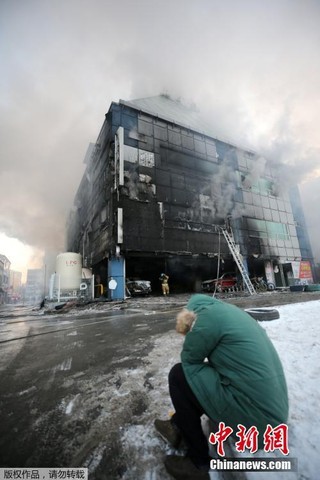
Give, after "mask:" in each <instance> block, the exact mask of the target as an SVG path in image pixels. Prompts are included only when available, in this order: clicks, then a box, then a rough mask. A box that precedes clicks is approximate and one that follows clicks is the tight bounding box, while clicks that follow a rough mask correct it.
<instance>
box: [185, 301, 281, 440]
mask: <svg viewBox="0 0 320 480" xmlns="http://www.w3.org/2000/svg"><path fill="white" fill-rule="evenodd" d="M187 309H188V310H191V311H193V312H195V313H196V315H197V318H196V321H195V322H194V325H193V328H192V329H191V331H190V332H188V333H187V335H186V338H185V341H184V345H183V349H182V352H181V362H182V368H183V371H184V374H185V376H186V379H187V382H188V384H189V385H190V387H191V389H192V391H193V393H194V394H195V396H196V397H197V399H198V401H199V402H200V404H201V405H202V407H203V409H204V411H205V412H206V414H207V415H208V417H210V418H211V419H212V420H214V421H216V422H224V423H225V424H226V426H230V427H232V428H233V432H234V434H235V432H236V431H237V430H238V427H237V426H238V424H242V425H244V426H245V427H246V428H250V427H251V426H256V427H257V429H258V432H259V437H258V440H259V448H261V447H262V445H263V434H264V432H265V430H266V427H267V424H270V425H271V426H272V427H273V428H274V427H276V426H277V425H279V424H281V423H286V422H287V419H288V393H287V386H286V380H285V376H284V372H283V369H282V365H281V362H280V359H279V357H278V354H277V352H276V350H275V348H274V346H273V344H272V342H271V340H270V339H269V338H268V336H267V334H266V332H265V330H264V329H263V328H262V327H261V326H260V325H259V324H258V322H257V321H256V320H255V319H253V318H252V317H251V316H250V315H249V314H247V313H246V312H245V311H243V310H241V309H240V308H238V307H235V306H234V305H230V304H227V303H224V302H222V301H219V300H217V299H215V298H213V297H209V296H207V295H200V294H198V295H193V296H192V297H191V299H190V301H189V302H188V305H187Z"/></svg>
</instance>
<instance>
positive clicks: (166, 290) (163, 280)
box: [159, 273, 169, 295]
mask: <svg viewBox="0 0 320 480" xmlns="http://www.w3.org/2000/svg"><path fill="white" fill-rule="evenodd" d="M159 280H161V287H162V293H163V295H169V283H168V281H169V276H168V275H166V274H165V273H161V275H160V278H159Z"/></svg>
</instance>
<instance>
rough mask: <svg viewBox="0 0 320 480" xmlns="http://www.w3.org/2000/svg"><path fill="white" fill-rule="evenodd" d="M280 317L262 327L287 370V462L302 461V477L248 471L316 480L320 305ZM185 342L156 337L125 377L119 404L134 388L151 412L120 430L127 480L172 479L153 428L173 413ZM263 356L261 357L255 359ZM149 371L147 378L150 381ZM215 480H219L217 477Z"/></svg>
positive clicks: (258, 476)
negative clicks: (172, 378) (171, 376)
mask: <svg viewBox="0 0 320 480" xmlns="http://www.w3.org/2000/svg"><path fill="white" fill-rule="evenodd" d="M278 310H279V312H280V318H279V319H278V320H274V321H266V322H261V325H262V327H263V328H265V329H266V331H267V333H268V335H269V337H270V338H271V340H272V341H273V343H274V345H275V347H276V349H277V351H278V353H279V356H280V358H281V360H282V363H283V367H284V370H285V374H286V378H287V384H288V390H289V401H290V416H289V421H288V426H289V449H290V453H289V457H293V458H296V459H297V460H298V472H297V473H287V472H266V473H263V472H257V473H254V472H250V473H247V474H246V475H247V478H248V479H249V480H273V479H280V480H281V479H288V480H289V479H290V480H291V479H292V480H298V479H299V480H317V479H319V478H320V473H319V472H320V447H319V432H320V415H319V397H320V384H319V380H320V378H319V377H320V375H319V372H320V367H319V365H320V301H319V300H316V301H311V302H306V303H298V304H290V305H284V306H280V307H278ZM182 343H183V337H182V336H180V335H178V334H176V333H175V332H174V331H172V332H170V333H167V334H164V335H161V336H157V337H155V338H154V349H153V350H152V352H151V353H150V354H149V355H148V357H147V358H146V359H145V362H144V367H143V368H141V369H140V368H139V369H136V370H128V371H126V372H123V378H124V379H125V377H126V378H127V382H126V381H123V383H122V386H121V389H120V391H118V395H119V402H121V400H122V399H121V396H123V397H122V398H125V396H126V394H127V393H128V391H129V389H130V388H131V386H132V384H134V386H135V389H139V388H141V391H145V392H146V393H145V394H146V395H147V397H148V398H147V402H146V404H147V405H148V407H147V408H146V410H145V411H144V412H143V413H141V415H139V416H138V417H136V420H135V422H134V423H133V424H131V425H130V426H129V427H124V428H123V429H122V431H121V443H122V454H123V456H124V458H126V461H125V463H126V467H127V469H126V472H125V473H124V474H123V476H122V478H123V479H124V480H137V479H144V480H165V479H169V478H170V477H169V476H168V474H167V473H166V472H165V469H164V467H163V463H162V461H163V457H164V455H166V454H168V453H174V452H173V451H172V450H170V449H169V447H168V446H166V445H165V443H164V442H163V440H162V439H160V438H158V437H157V435H156V433H155V431H154V427H153V421H154V419H155V418H166V417H168V416H169V415H170V411H172V405H171V402H170V398H169V394H168V385H167V375H168V372H169V370H170V368H171V367H172V365H173V364H174V363H176V362H178V361H179V360H180V351H181V346H182ZM258 354H259V352H257V355H258ZM146 366H147V370H148V376H147V380H146ZM243 455H244V456H246V457H250V456H253V457H255V458H260V457H261V458H263V457H279V458H281V459H284V458H285V457H284V456H283V455H282V454H281V452H279V451H275V452H273V453H265V452H257V453H255V454H253V455H251V454H250V453H249V452H248V453H245V454H243ZM211 476H212V479H218V478H219V476H218V474H217V473H216V472H212V473H211Z"/></svg>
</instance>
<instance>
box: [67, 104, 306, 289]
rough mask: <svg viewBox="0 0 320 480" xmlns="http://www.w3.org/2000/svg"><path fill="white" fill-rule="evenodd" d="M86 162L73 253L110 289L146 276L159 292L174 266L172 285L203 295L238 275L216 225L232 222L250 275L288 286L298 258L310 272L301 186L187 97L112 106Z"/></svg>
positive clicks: (70, 243)
mask: <svg viewBox="0 0 320 480" xmlns="http://www.w3.org/2000/svg"><path fill="white" fill-rule="evenodd" d="M85 163H86V170H85V173H84V176H83V178H82V181H81V184H80V186H79V188H78V191H77V193H76V197H75V201H74V206H73V208H72V210H71V213H70V216H69V220H68V224H67V249H68V250H69V251H73V252H76V253H80V254H82V256H83V263H84V266H86V267H91V268H92V269H93V272H94V274H95V276H96V278H97V279H98V280H97V282H98V283H101V284H103V285H105V287H106V288H107V285H108V283H109V280H110V278H113V279H114V278H115V279H117V280H118V282H117V284H118V286H119V289H120V291H123V288H124V281H125V278H139V279H147V280H151V282H152V287H153V290H154V291H156V290H158V289H159V290H160V282H159V275H160V273H161V272H166V273H167V274H168V275H169V277H170V283H171V286H172V288H173V289H174V291H181V290H193V291H197V290H199V287H200V284H201V281H202V280H205V279H208V278H215V276H216V274H217V272H219V273H220V274H221V273H223V272H230V271H234V272H236V266H235V263H234V261H233V258H232V255H231V252H230V251H229V248H228V245H227V243H226V242H225V240H224V238H223V236H222V235H221V233H220V231H219V228H218V227H217V226H219V225H226V224H227V225H228V228H231V230H232V233H233V236H234V240H235V242H236V244H237V245H238V248H239V250H240V252H241V254H242V256H243V260H244V263H245V265H246V266H247V269H248V271H249V274H251V275H261V276H264V277H266V278H267V279H268V280H269V281H272V282H274V283H275V284H276V285H277V286H286V285H289V284H290V282H291V279H292V278H294V277H295V276H296V274H295V273H294V270H295V267H296V266H297V264H298V263H299V265H300V266H301V262H304V266H305V267H306V268H305V269H306V270H308V267H307V265H309V267H311V268H312V262H313V260H312V252H311V247H310V243H309V239H308V234H307V231H306V226H305V221H304V216H303V212H302V208H301V203H300V200H299V192H298V189H297V188H295V189H291V190H290V191H285V190H284V189H282V188H281V184H280V182H279V179H278V178H277V175H276V172H275V171H274V170H273V169H272V167H271V166H270V165H269V164H268V163H267V162H266V160H265V159H263V158H261V157H259V156H258V155H257V154H256V153H254V152H252V151H249V150H246V149H242V148H238V147H236V146H235V145H232V144H230V143H227V142H224V141H221V140H218V139H216V138H214V136H213V135H212V134H210V132H209V128H208V127H207V126H206V125H205V124H204V123H203V121H202V120H201V118H199V117H198V116H197V115H196V114H195V113H194V112H192V111H191V110H190V109H189V108H186V107H185V106H183V105H182V104H181V103H180V102H175V101H172V100H171V99H170V98H168V97H166V96H158V97H151V98H146V99H140V100H134V101H130V102H127V101H122V100H120V101H119V102H118V103H112V104H111V106H110V108H109V111H108V113H107V114H106V116H105V121H104V123H103V126H102V128H101V131H100V133H99V136H98V138H97V141H96V143H95V144H91V145H90V146H89V149H88V152H87V155H86V158H85ZM309 270H310V268H309ZM118 296H121V294H119V293H118Z"/></svg>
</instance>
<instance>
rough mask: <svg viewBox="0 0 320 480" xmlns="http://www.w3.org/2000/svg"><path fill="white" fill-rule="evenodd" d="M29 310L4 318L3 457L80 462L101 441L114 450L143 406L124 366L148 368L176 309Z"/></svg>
mask: <svg viewBox="0 0 320 480" xmlns="http://www.w3.org/2000/svg"><path fill="white" fill-rule="evenodd" d="M25 313H27V315H26V316H19V315H16V314H15V315H7V316H4V315H3V316H2V318H1V323H0V349H1V356H0V358H1V361H0V375H1V397H0V411H1V437H0V465H1V466H11V467H14V466H56V467H58V466H66V467H67V466H71V465H75V466H79V465H82V464H84V463H86V462H87V463H88V464H89V463H90V462H91V461H92V459H91V457H92V454H91V452H92V451H95V450H96V448H98V450H99V449H100V448H102V449H103V451H104V455H106V451H107V450H108V448H109V446H110V448H111V451H114V450H113V449H114V448H115V446H116V444H117V441H118V439H119V431H120V427H122V426H123V425H125V424H126V423H127V422H130V421H131V420H132V416H134V415H137V414H139V413H140V412H141V411H142V410H143V409H144V408H145V398H144V393H143V391H137V390H136V389H135V388H134V385H133V386H132V388H130V392H129V398H126V401H125V402H123V399H122V397H127V395H123V393H119V391H120V388H121V386H122V384H123V383H124V379H123V378H122V374H119V372H120V371H121V372H123V371H125V372H126V375H127V376H130V372H133V371H134V369H136V368H137V367H138V366H139V368H141V367H142V368H143V362H144V360H143V359H144V358H145V357H146V355H147V354H148V352H149V351H150V350H151V349H152V348H153V337H152V335H157V334H162V333H163V332H166V331H168V329H170V328H172V327H173V325H174V320H173V314H172V313H170V312H166V313H162V314H157V315H156V314H155V312H154V311H144V312H142V311H138V312H137V311H133V312H132V311H131V312H130V311H128V310H127V311H126V312H125V313H124V312H122V311H117V310H114V311H110V312H104V313H101V312H100V313H90V314H85V313H82V315H79V316H75V315H68V316H67V315H55V316H52V315H51V316H36V315H32V314H31V312H25ZM145 375H146V385H147V380H148V374H147V370H146V372H145ZM133 383H134V382H133ZM113 416H114V418H113ZM100 444H101V445H102V446H103V447H100ZM106 447H107V448H106ZM94 456H95V455H94ZM92 468H93V467H92ZM110 468H111V469H112V468H113V467H110ZM110 475H111V473H110ZM110 475H108V474H107V476H106V477H105V478H113V477H112V476H110ZM112 475H114V473H112Z"/></svg>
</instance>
